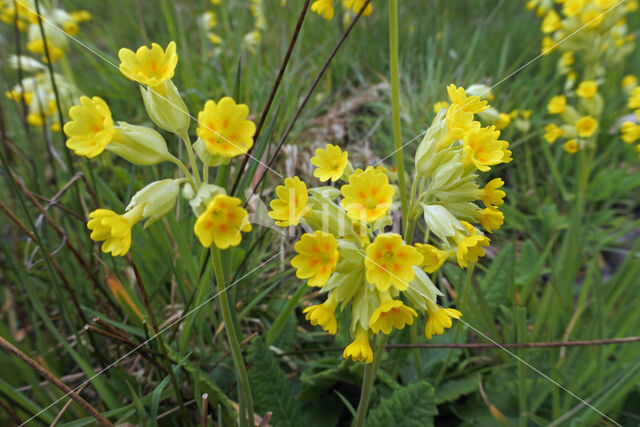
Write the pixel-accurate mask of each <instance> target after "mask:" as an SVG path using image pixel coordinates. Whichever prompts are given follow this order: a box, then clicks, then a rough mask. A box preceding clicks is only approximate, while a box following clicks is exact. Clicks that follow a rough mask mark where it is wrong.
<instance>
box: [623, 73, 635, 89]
mask: <svg viewBox="0 0 640 427" xmlns="http://www.w3.org/2000/svg"><path fill="white" fill-rule="evenodd" d="M636 86H638V78H637V77H636V76H634V75H633V74H627V75H626V76H624V77H623V78H622V87H623V88H624V89H626V90H633V89H634V88H635V87H636Z"/></svg>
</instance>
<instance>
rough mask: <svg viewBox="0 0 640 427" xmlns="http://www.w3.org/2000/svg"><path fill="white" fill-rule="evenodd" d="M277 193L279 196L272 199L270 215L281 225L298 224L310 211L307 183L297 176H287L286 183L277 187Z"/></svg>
mask: <svg viewBox="0 0 640 427" xmlns="http://www.w3.org/2000/svg"><path fill="white" fill-rule="evenodd" d="M276 194H277V195H278V198H277V199H275V200H272V201H271V203H270V206H271V211H269V216H270V217H271V218H273V219H274V220H275V221H276V224H277V225H279V226H280V227H288V226H290V225H298V224H299V223H300V220H301V219H302V217H304V216H305V214H306V213H307V212H308V211H309V208H308V207H307V201H308V200H309V193H308V192H307V184H305V183H304V181H301V180H300V178H298V177H297V176H294V177H293V178H285V180H284V185H279V186H278V187H276Z"/></svg>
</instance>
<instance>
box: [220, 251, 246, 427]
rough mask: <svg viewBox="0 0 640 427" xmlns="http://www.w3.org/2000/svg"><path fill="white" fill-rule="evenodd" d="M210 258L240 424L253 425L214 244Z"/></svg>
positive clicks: (242, 361)
mask: <svg viewBox="0 0 640 427" xmlns="http://www.w3.org/2000/svg"><path fill="white" fill-rule="evenodd" d="M211 259H212V260H213V268H214V272H215V276H216V283H217V289H218V297H219V298H220V311H222V319H223V320H224V327H225V330H226V332H227V338H228V339H229V346H230V347H231V355H232V357H233V364H234V365H235V368H236V375H237V377H238V388H239V392H238V396H239V399H238V400H239V402H240V426H248V425H253V398H252V396H251V387H250V385H249V376H248V375H247V368H246V367H245V366H244V360H243V359H242V351H241V350H240V342H239V341H238V333H237V331H236V327H235V324H234V323H233V317H232V314H231V305H230V304H229V296H228V295H227V289H226V287H225V281H224V271H223V270H222V260H221V259H220V252H219V251H218V248H216V247H215V246H211Z"/></svg>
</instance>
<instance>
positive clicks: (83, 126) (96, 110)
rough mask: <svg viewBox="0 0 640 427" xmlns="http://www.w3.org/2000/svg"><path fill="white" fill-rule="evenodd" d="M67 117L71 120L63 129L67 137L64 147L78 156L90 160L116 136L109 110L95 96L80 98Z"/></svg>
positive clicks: (105, 104)
mask: <svg viewBox="0 0 640 427" xmlns="http://www.w3.org/2000/svg"><path fill="white" fill-rule="evenodd" d="M69 117H71V120H70V121H69V122H67V123H66V124H65V125H64V128H63V129H64V133H65V134H67V136H68V139H67V143H66V145H67V147H68V148H69V149H71V150H73V151H74V152H75V153H76V154H77V155H79V156H86V157H89V158H92V157H95V156H97V155H99V154H100V153H102V152H103V151H104V149H105V148H106V147H107V145H108V144H109V143H110V142H111V141H112V140H113V138H114V136H115V134H116V130H115V128H114V127H113V119H112V118H111V110H109V106H108V105H107V103H106V102H104V100H103V99H102V98H99V97H97V96H94V97H93V98H89V97H86V96H82V97H80V105H74V106H73V107H71V108H70V109H69Z"/></svg>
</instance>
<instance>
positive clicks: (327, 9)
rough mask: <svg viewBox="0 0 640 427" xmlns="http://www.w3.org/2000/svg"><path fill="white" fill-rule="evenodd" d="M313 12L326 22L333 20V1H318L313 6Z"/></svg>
mask: <svg viewBox="0 0 640 427" xmlns="http://www.w3.org/2000/svg"><path fill="white" fill-rule="evenodd" d="M311 11H312V12H315V13H317V14H318V15H320V16H322V17H323V18H324V19H326V20H331V19H333V13H334V11H333V0H316V1H314V2H313V3H312V4H311Z"/></svg>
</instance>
